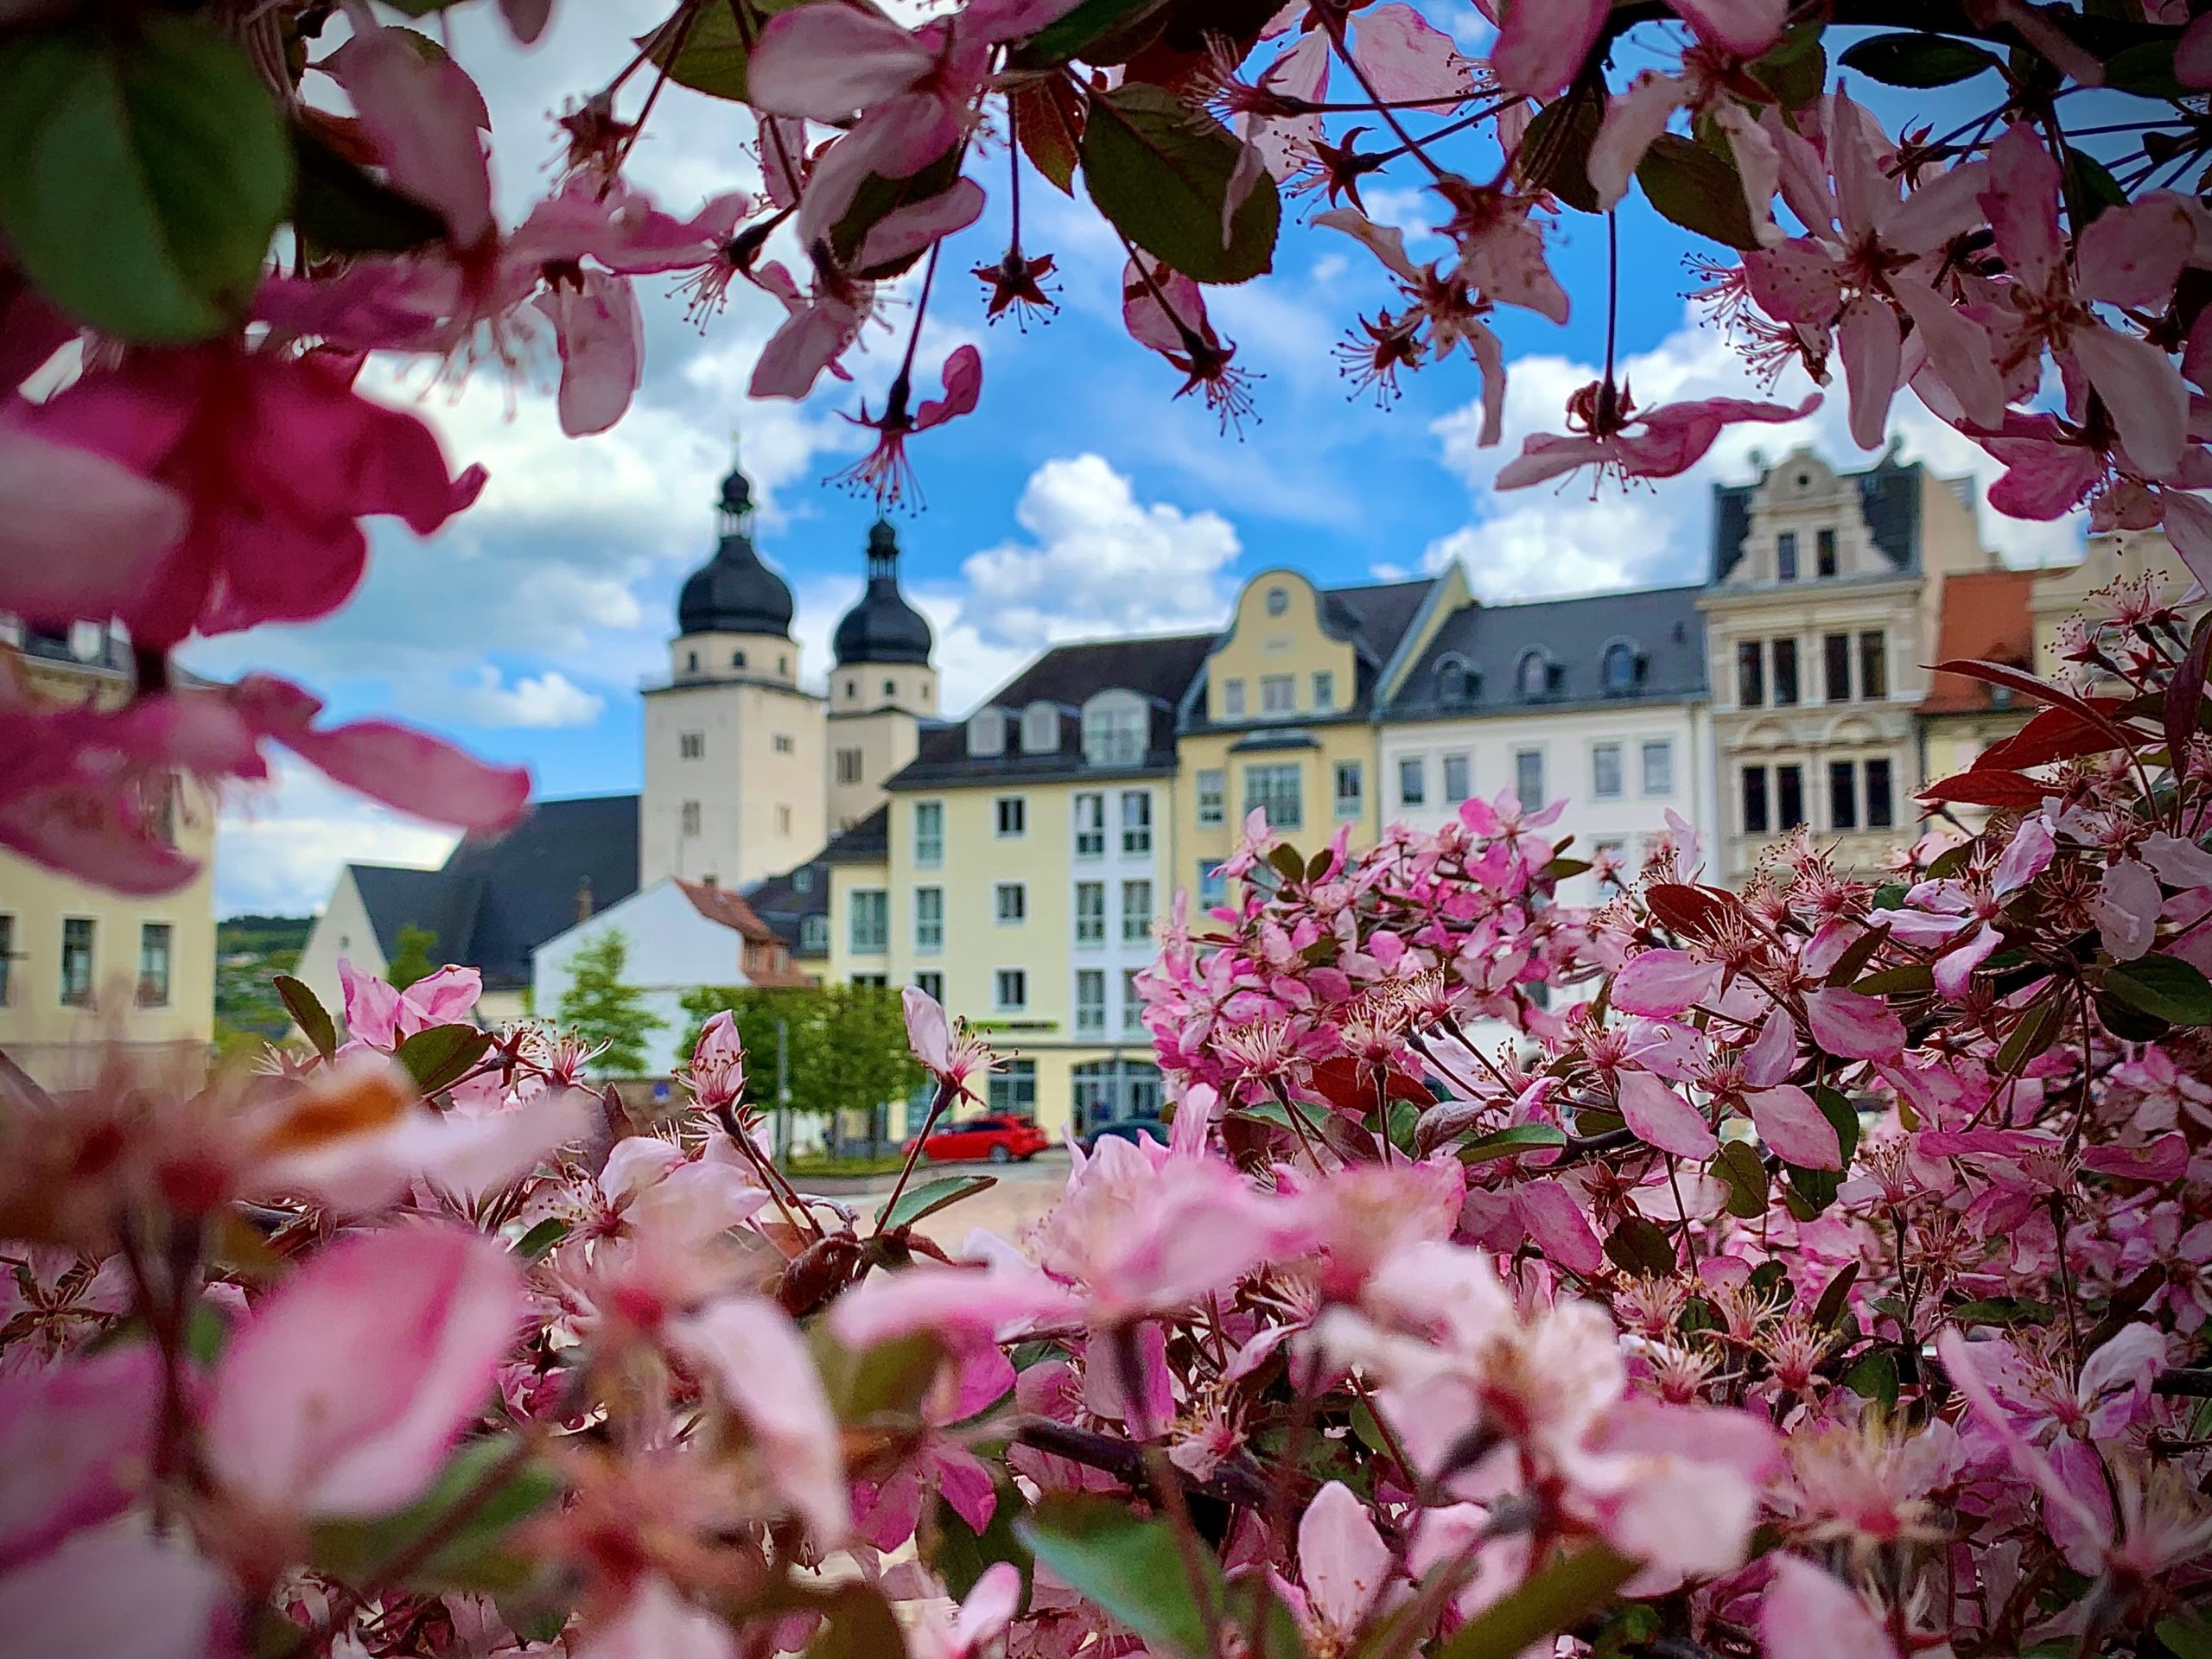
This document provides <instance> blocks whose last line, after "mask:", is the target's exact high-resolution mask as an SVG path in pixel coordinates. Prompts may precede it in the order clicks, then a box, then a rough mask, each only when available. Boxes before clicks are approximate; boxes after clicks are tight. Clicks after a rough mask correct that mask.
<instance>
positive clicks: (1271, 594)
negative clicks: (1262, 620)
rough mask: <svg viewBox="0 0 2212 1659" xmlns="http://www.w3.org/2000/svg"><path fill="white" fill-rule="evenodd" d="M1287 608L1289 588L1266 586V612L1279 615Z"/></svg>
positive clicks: (1288, 604)
mask: <svg viewBox="0 0 2212 1659" xmlns="http://www.w3.org/2000/svg"><path fill="white" fill-rule="evenodd" d="M1289 608H1290V589H1289V588H1268V615H1269V616H1281V614H1282V613H1284V612H1285V611H1287V610H1288V609H1289Z"/></svg>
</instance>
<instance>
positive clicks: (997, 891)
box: [991, 881, 1029, 927]
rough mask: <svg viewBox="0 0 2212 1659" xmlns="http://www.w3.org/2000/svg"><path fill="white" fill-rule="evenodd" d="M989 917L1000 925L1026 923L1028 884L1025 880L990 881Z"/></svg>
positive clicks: (1017, 925)
mask: <svg viewBox="0 0 2212 1659" xmlns="http://www.w3.org/2000/svg"><path fill="white" fill-rule="evenodd" d="M1009 899H1011V900H1012V903H1011V904H1009V903H1008V900H1009ZM991 918H992V919H993V920H994V921H995V922H996V923H997V924H998V925H1000V926H1001V927H1020V926H1021V925H1024V924H1025V923H1027V921H1028V919H1029V884H1028V883H1027V881H994V882H992V883H991Z"/></svg>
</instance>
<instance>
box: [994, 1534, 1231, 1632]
mask: <svg viewBox="0 0 2212 1659" xmlns="http://www.w3.org/2000/svg"><path fill="white" fill-rule="evenodd" d="M1014 1533H1015V1535H1016V1536H1018V1537H1019V1538H1020V1540H1021V1541H1022V1542H1023V1543H1025V1544H1027V1545H1028V1546H1029V1548H1030V1550H1031V1552H1032V1553H1033V1554H1035V1556H1036V1557H1037V1559H1038V1560H1040V1561H1042V1562H1044V1563H1045V1565H1046V1566H1047V1567H1051V1568H1052V1571H1053V1572H1054V1573H1058V1575H1059V1576H1060V1577H1061V1578H1063V1579H1065V1580H1066V1581H1067V1582H1068V1584H1069V1585H1070V1586H1072V1587H1073V1588H1074V1589H1075V1590H1076V1592H1077V1593H1078V1594H1080V1595H1083V1596H1084V1597H1086V1598H1088V1599H1090V1600H1091V1601H1093V1602H1095V1603H1096V1604H1097V1605H1099V1606H1100V1607H1102V1608H1103V1609H1104V1610H1105V1611H1107V1612H1109V1613H1110V1614H1112V1615H1113V1616H1114V1617H1115V1618H1117V1619H1119V1620H1121V1622H1122V1624H1126V1625H1128V1627H1129V1629H1131V1630H1135V1632H1136V1633H1137V1635H1139V1636H1140V1637H1143V1638H1144V1641H1145V1643H1146V1645H1147V1647H1165V1648H1173V1649H1177V1650H1178V1651H1179V1652H1181V1653H1185V1654H1187V1655H1190V1656H1192V1659H1204V1656H1205V1654H1206V1653H1207V1652H1208V1651H1209V1650H1210V1647H1211V1643H1210V1642H1209V1639H1208V1638H1209V1637H1210V1635H1211V1632H1210V1631H1209V1630H1207V1628H1206V1619H1205V1612H1204V1611H1203V1610H1202V1609H1201V1608H1200V1606H1199V1605H1198V1601H1197V1600H1196V1599H1194V1598H1193V1597H1192V1585H1191V1580H1190V1577H1189V1573H1188V1571H1187V1570H1186V1568H1185V1566H1184V1562H1183V1556H1182V1552H1181V1551H1180V1550H1179V1549H1178V1548H1176V1544H1175V1535H1174V1533H1173V1531H1171V1530H1170V1529H1169V1527H1168V1524H1167V1522H1165V1521H1162V1520H1159V1519H1157V1518H1141V1517H1139V1516H1135V1515H1133V1514H1132V1513H1130V1511H1129V1510H1128V1506H1127V1505H1125V1504H1123V1503H1118V1502H1116V1500H1114V1499H1112V1498H1106V1497H1087V1496H1080V1495H1069V1496H1055V1497H1047V1498H1046V1499H1044V1500H1043V1501H1042V1502H1041V1503H1039V1504H1038V1505H1037V1507H1036V1508H1035V1509H1033V1510H1031V1511H1030V1512H1029V1513H1028V1514H1027V1515H1026V1516H1022V1518H1021V1519H1020V1520H1019V1521H1018V1522H1015V1523H1014ZM1198 1570H1199V1572H1200V1573H1202V1574H1203V1575H1204V1577H1205V1581H1206V1595H1207V1599H1208V1600H1209V1601H1210V1602H1211V1605H1214V1606H1216V1607H1218V1606H1220V1605H1222V1581H1221V1567H1220V1564H1219V1562H1217V1560H1215V1559H1214V1557H1213V1554H1212V1553H1211V1551H1205V1552H1201V1554H1199V1557H1198Z"/></svg>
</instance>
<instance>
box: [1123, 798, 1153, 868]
mask: <svg viewBox="0 0 2212 1659" xmlns="http://www.w3.org/2000/svg"><path fill="white" fill-rule="evenodd" d="M1132 807H1135V809H1136V810H1135V812H1134V813H1132V811H1131V810H1130V809H1131V808H1132ZM1121 818H1122V826H1121V828H1122V857H1123V858H1150V857H1151V856H1152V791H1150V790H1148V789H1125V790H1123V791H1122V802H1121Z"/></svg>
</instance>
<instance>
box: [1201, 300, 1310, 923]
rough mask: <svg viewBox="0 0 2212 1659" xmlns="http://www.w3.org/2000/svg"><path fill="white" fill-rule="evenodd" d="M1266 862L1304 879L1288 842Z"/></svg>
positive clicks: (1285, 874)
mask: <svg viewBox="0 0 2212 1659" xmlns="http://www.w3.org/2000/svg"><path fill="white" fill-rule="evenodd" d="M1188 274H1189V273H1187V272H1185V275H1188ZM1268 864H1269V865H1270V866H1271V867H1272V868H1274V872H1275V874H1278V875H1280V876H1281V877H1282V879H1283V880H1286V881H1303V880H1305V879H1306V861H1305V860H1304V859H1303V858H1301V857H1300V856H1299V852H1298V849H1297V848H1295V847H1294V846H1292V845H1291V844H1290V843H1289V842H1283V843H1282V844H1281V846H1279V847H1272V848H1270V849H1268Z"/></svg>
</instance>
